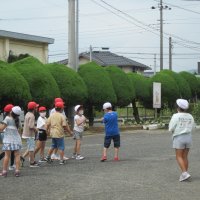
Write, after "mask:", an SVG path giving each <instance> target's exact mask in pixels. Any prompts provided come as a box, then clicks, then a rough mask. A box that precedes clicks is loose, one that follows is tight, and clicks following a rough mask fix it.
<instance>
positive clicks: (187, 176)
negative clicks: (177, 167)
mask: <svg viewBox="0 0 200 200" xmlns="http://www.w3.org/2000/svg"><path fill="white" fill-rule="evenodd" d="M190 177H191V175H190V174H189V173H188V172H183V173H182V174H181V176H180V178H179V181H180V182H182V181H185V180H187V179H188V178H190Z"/></svg>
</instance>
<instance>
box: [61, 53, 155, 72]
mask: <svg viewBox="0 0 200 200" xmlns="http://www.w3.org/2000/svg"><path fill="white" fill-rule="evenodd" d="M90 60H92V61H94V62H96V63H97V64H98V65H100V66H103V67H106V66H110V65H115V66H118V67H120V68H121V69H122V70H123V71H125V72H138V73H143V72H144V71H145V70H150V69H151V68H150V67H148V66H147V65H144V64H142V63H139V62H136V61H134V60H131V59H129V58H126V57H124V56H119V55H117V54H114V53H112V52H110V51H92V52H91V53H90V52H85V53H81V54H80V55H79V64H80V65H82V64H85V63H88V62H90ZM58 63H60V64H64V65H67V64H68V59H66V60H62V61H59V62H58Z"/></svg>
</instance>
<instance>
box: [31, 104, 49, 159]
mask: <svg viewBox="0 0 200 200" xmlns="http://www.w3.org/2000/svg"><path fill="white" fill-rule="evenodd" d="M46 110H47V109H46V107H44V106H41V107H39V114H40V116H39V117H38V120H37V129H38V134H37V138H36V139H37V147H36V149H35V151H34V157H35V155H36V154H37V152H38V151H40V160H39V162H40V163H41V162H46V161H47V160H46V159H45V157H44V149H45V144H46V140H47V133H46V127H45V124H46V121H47V118H46Z"/></svg>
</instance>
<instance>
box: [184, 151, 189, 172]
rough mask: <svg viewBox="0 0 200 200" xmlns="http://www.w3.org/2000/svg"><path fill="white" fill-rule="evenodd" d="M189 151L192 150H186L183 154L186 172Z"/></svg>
mask: <svg viewBox="0 0 200 200" xmlns="http://www.w3.org/2000/svg"><path fill="white" fill-rule="evenodd" d="M189 150H190V149H184V152H183V159H184V163H185V168H186V171H188V153H189Z"/></svg>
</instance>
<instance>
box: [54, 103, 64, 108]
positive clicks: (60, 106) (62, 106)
mask: <svg viewBox="0 0 200 200" xmlns="http://www.w3.org/2000/svg"><path fill="white" fill-rule="evenodd" d="M55 107H56V108H64V102H56V103H55Z"/></svg>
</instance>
